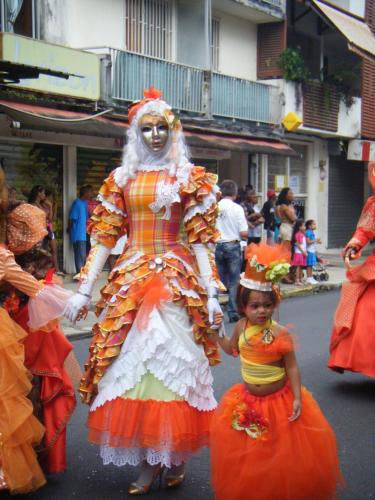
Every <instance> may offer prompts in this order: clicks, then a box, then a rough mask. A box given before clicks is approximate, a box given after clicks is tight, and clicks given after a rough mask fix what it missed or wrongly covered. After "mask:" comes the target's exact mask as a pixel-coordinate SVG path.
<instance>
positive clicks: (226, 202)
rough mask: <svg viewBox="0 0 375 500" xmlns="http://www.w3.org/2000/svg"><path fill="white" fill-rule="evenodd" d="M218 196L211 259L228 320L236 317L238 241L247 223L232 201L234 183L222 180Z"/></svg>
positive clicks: (242, 212) (240, 263) (238, 206)
mask: <svg viewBox="0 0 375 500" xmlns="http://www.w3.org/2000/svg"><path fill="white" fill-rule="evenodd" d="M220 190H221V195H222V199H221V200H220V201H219V216H218V218H217V222H216V227H217V229H218V230H219V231H220V234H221V236H220V239H219V241H218V242H217V244H216V250H215V260H216V265H217V268H218V271H219V275H220V279H221V281H222V282H223V283H224V285H225V286H226V288H227V290H228V296H229V302H228V309H227V313H228V317H229V322H231V323H233V322H235V321H238V319H239V316H238V313H237V304H236V298H237V287H238V283H239V279H240V273H241V265H242V252H241V245H240V241H241V240H242V239H245V240H246V239H247V232H248V223H247V220H246V217H245V212H244V209H243V208H242V207H241V206H240V205H238V204H237V203H234V200H235V199H236V197H237V191H238V188H237V184H236V183H235V182H234V181H232V180H225V181H223V182H222V184H221V186H220Z"/></svg>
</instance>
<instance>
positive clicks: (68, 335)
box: [65, 331, 92, 342]
mask: <svg viewBox="0 0 375 500" xmlns="http://www.w3.org/2000/svg"><path fill="white" fill-rule="evenodd" d="M65 337H66V338H67V339H68V340H70V341H71V342H74V341H75V340H83V339H88V338H90V337H92V332H91V331H89V332H78V331H77V333H75V332H70V333H66V334H65Z"/></svg>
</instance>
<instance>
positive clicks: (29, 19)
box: [0, 0, 37, 38]
mask: <svg viewBox="0 0 375 500" xmlns="http://www.w3.org/2000/svg"><path fill="white" fill-rule="evenodd" d="M0 17H1V31H8V32H10V33H15V34H16V35H23V36H28V37H30V38H31V37H35V36H36V33H37V23H36V17H37V16H36V1H35V0H0Z"/></svg>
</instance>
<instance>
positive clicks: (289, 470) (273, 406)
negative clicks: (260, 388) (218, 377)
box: [210, 384, 342, 500]
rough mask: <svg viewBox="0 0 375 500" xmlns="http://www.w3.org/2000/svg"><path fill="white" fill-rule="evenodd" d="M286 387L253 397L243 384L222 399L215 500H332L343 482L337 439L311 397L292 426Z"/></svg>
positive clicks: (214, 433)
mask: <svg viewBox="0 0 375 500" xmlns="http://www.w3.org/2000/svg"><path fill="white" fill-rule="evenodd" d="M293 399H294V398H293V394H292V391H291V389H290V387H289V385H288V384H287V385H286V386H285V387H284V388H283V389H281V390H280V391H278V392H276V393H274V394H272V395H270V396H263V397H258V396H253V395H251V394H250V393H249V392H248V391H247V390H246V388H245V386H244V385H242V384H237V385H235V386H233V387H232V388H231V389H229V390H228V391H227V393H226V394H225V395H224V397H223V399H222V401H221V403H220V406H219V408H218V410H217V411H216V413H215V415H214V417H213V423H212V427H211V438H210V441H211V443H210V444H211V466H212V486H213V489H214V492H215V499H216V500H229V499H230V500H240V499H241V500H243V499H244V498H246V499H249V500H250V499H254V500H275V499H277V500H312V499H314V500H328V499H332V498H335V496H336V489H337V486H338V484H339V483H340V482H341V481H342V476H341V473H340V468H339V463H338V457H337V448H336V439H335V434H334V432H333V430H332V429H331V427H330V425H329V423H328V422H327V420H326V419H325V417H324V416H323V414H322V412H321V411H320V408H319V406H318V404H317V403H316V402H315V400H314V399H313V397H312V396H311V394H310V393H309V392H308V391H307V390H306V389H304V388H303V390H302V414H301V416H300V418H299V419H297V420H296V421H294V422H289V420H288V417H289V416H290V415H291V413H292V405H293Z"/></svg>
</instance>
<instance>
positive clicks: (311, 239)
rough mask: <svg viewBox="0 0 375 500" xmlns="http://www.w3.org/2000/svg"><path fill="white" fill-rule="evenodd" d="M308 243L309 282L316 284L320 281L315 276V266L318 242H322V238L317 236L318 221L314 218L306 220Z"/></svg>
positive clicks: (307, 264)
mask: <svg viewBox="0 0 375 500" xmlns="http://www.w3.org/2000/svg"><path fill="white" fill-rule="evenodd" d="M305 225H306V243H307V259H306V266H307V268H306V271H307V280H306V281H307V282H308V283H310V285H316V284H317V283H318V281H316V279H315V278H314V276H313V267H314V266H315V265H316V262H317V256H316V244H317V243H321V240H320V238H316V236H315V233H314V231H315V229H316V222H315V221H314V220H312V219H310V220H308V221H306V224H305Z"/></svg>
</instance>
